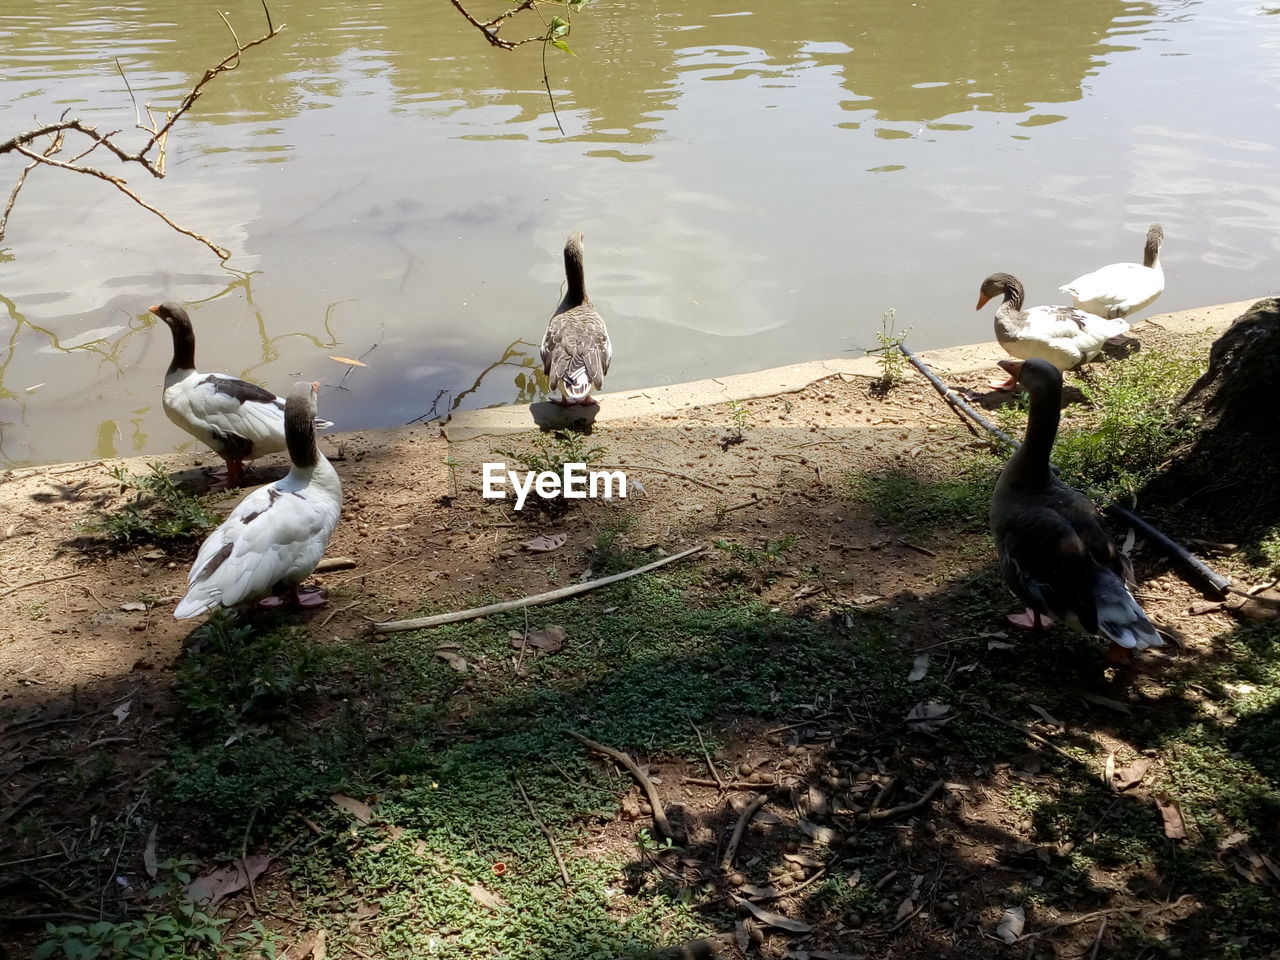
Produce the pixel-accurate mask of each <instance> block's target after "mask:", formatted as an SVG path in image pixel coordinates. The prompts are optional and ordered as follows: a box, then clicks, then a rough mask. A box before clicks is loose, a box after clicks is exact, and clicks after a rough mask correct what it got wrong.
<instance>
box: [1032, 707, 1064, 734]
mask: <svg viewBox="0 0 1280 960" xmlns="http://www.w3.org/2000/svg"><path fill="white" fill-rule="evenodd" d="M1028 706H1030V707H1031V709H1032V710H1034V711H1035V712H1036V715H1037V716H1039V717H1040V719H1041V720H1043V721H1044V722H1045V723H1047V724H1049V726H1051V727H1057V728H1058V729H1062V728H1063V727H1065V726H1066V724H1064V723H1063V722H1062V721H1061V720H1059V719H1057V718H1056V717H1055V716H1054V715H1053V714H1051V713H1050V712H1049V711H1048V710H1046V709H1045V708H1044V707H1042V706H1039V705H1038V704H1034V703H1032V704H1028Z"/></svg>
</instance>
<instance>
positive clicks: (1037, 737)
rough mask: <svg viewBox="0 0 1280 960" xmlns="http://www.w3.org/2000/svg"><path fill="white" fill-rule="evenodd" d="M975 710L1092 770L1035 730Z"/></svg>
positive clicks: (980, 710)
mask: <svg viewBox="0 0 1280 960" xmlns="http://www.w3.org/2000/svg"><path fill="white" fill-rule="evenodd" d="M975 710H977V712H978V713H980V714H982V715H983V716H984V717H986V718H987V719H988V720H994V721H995V722H996V723H1002V724H1004V725H1005V726H1006V727H1008V728H1009V729H1010V730H1017V731H1018V733H1020V734H1022V735H1023V736H1024V737H1027V738H1028V739H1031V740H1034V741H1035V742H1036V743H1039V744H1043V745H1044V746H1046V747H1048V748H1049V749H1050V750H1052V751H1053V752H1054V753H1056V754H1058V755H1059V756H1062V757H1066V758H1067V759H1068V760H1070V761H1071V762H1072V763H1078V764H1080V765H1081V766H1082V767H1084V768H1085V769H1086V770H1088V769H1090V767H1089V764H1087V763H1086V762H1085V761H1083V760H1081V759H1080V758H1079V757H1077V756H1074V755H1072V754H1070V753H1067V751H1066V750H1063V749H1062V748H1061V747H1060V746H1058V745H1057V744H1056V743H1054V742H1053V741H1052V740H1050V739H1049V738H1047V737H1042V736H1040V734H1038V733H1036V732H1035V731H1034V730H1031V729H1029V728H1027V727H1025V726H1023V725H1022V724H1021V723H1017V722H1016V721H1013V720H1006V719H1005V718H1004V717H997V716H996V715H995V714H994V713H988V712H987V711H986V710H982V709H980V708H975Z"/></svg>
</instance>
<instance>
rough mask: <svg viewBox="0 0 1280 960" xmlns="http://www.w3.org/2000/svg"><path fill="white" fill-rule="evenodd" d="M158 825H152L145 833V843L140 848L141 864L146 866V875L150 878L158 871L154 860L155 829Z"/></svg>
mask: <svg viewBox="0 0 1280 960" xmlns="http://www.w3.org/2000/svg"><path fill="white" fill-rule="evenodd" d="M159 827H160V825H159V824H155V825H154V826H152V828H151V832H150V833H148V834H147V845H146V846H145V847H143V848H142V866H143V867H145V868H146V871H147V876H148V877H150V878H151V879H152V880H154V879H155V878H156V874H157V873H158V872H159V865H158V864H157V862H156V831H157V830H158V829H159Z"/></svg>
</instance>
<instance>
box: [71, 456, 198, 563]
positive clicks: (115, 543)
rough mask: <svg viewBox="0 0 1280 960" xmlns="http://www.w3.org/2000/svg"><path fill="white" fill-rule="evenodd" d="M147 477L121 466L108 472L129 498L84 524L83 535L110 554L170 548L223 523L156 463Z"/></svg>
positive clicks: (186, 543) (191, 539)
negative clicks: (142, 548)
mask: <svg viewBox="0 0 1280 960" xmlns="http://www.w3.org/2000/svg"><path fill="white" fill-rule="evenodd" d="M147 466H148V470H149V471H150V472H148V473H140V474H139V473H130V472H129V471H127V470H126V469H125V468H124V467H122V466H114V467H112V468H111V469H110V470H109V471H108V472H109V473H110V475H111V476H112V477H113V478H114V479H115V480H116V482H118V483H119V484H120V490H121V492H122V493H123V492H126V491H132V493H133V496H132V498H131V499H130V500H129V501H128V502H126V503H125V504H124V505H123V506H121V507H118V508H117V509H115V510H114V511H112V512H111V513H106V514H103V516H102V518H101V519H99V520H96V521H94V522H92V523H89V524H85V526H84V527H83V528H82V529H83V531H84V532H85V533H87V534H89V535H90V536H92V537H94V538H95V539H96V540H98V541H100V542H102V543H103V544H104V545H106V546H107V547H109V548H111V549H112V550H124V549H126V548H128V547H132V546H136V545H138V544H140V543H147V544H156V545H158V546H164V547H172V546H177V545H188V544H191V543H194V542H195V541H197V540H200V539H202V538H203V537H204V535H205V534H206V533H208V532H209V531H210V530H212V529H213V528H214V527H216V526H217V525H218V524H220V523H221V522H222V516H221V515H220V514H218V513H217V512H215V511H214V510H212V509H210V508H209V507H208V506H207V505H206V501H205V499H204V498H203V497H198V496H195V495H194V494H190V493H187V492H186V491H185V490H183V489H182V488H181V487H179V486H178V485H177V484H176V483H174V482H173V478H172V477H170V476H169V474H168V472H167V471H166V470H165V468H164V466H163V465H161V464H159V463H151V464H148V465H147Z"/></svg>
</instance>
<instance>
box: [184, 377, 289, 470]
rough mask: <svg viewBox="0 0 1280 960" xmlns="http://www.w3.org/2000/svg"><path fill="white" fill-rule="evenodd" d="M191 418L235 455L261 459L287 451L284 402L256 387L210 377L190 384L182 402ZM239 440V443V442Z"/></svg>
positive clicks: (242, 381)
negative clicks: (242, 450)
mask: <svg viewBox="0 0 1280 960" xmlns="http://www.w3.org/2000/svg"><path fill="white" fill-rule="evenodd" d="M179 402H181V403H182V404H183V405H184V406H185V408H186V410H185V413H186V414H187V416H188V417H190V418H191V419H193V420H195V421H196V422H197V423H199V424H200V425H201V426H203V427H204V428H205V429H206V430H207V431H208V432H209V433H210V434H211V435H212V436H213V437H214V438H215V440H217V439H221V438H223V437H225V438H227V440H226V441H224V443H225V444H226V445H227V446H228V447H229V448H230V449H231V451H232V452H236V448H237V447H245V446H247V448H248V449H247V450H246V451H245V452H246V453H251V454H252V455H253V456H258V455H260V454H262V453H271V452H274V451H276V450H283V449H284V400H283V399H282V398H281V397H277V396H276V395H275V394H274V393H272V392H271V391H270V390H266V389H264V388H262V387H260V386H258V385H257V384H255V383H249V382H248V381H247V380H240V379H238V378H236V377H227V376H223V375H221V374H217V373H210V374H205V375H203V376H200V377H198V378H195V379H193V380H192V381H190V387H189V388H188V389H186V390H185V391H183V395H182V397H181V398H180V401H179ZM236 438H238V441H237V439H236Z"/></svg>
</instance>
